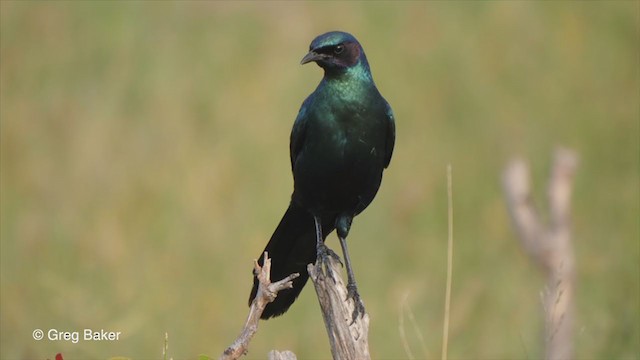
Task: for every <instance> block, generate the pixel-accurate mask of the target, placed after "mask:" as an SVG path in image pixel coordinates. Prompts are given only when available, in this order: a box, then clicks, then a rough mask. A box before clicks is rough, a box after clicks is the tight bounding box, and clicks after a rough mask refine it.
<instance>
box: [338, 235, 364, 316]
mask: <svg viewBox="0 0 640 360" xmlns="http://www.w3.org/2000/svg"><path fill="white" fill-rule="evenodd" d="M338 238H339V239H340V246H341V247H342V253H343V256H344V262H345V264H346V266H347V299H352V300H353V315H352V318H351V322H352V323H353V322H354V321H356V319H357V318H358V316H363V315H364V313H365V310H364V303H363V302H362V299H361V298H360V294H359V293H358V287H357V286H356V278H355V276H354V275H353V268H352V267H351V259H350V258H349V250H347V239H346V238H344V237H342V236H339V237H338Z"/></svg>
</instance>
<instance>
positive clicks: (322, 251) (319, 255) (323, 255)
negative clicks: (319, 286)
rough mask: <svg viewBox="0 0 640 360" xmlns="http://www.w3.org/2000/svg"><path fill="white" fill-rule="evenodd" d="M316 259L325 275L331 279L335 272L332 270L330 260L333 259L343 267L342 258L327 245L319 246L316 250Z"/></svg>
mask: <svg viewBox="0 0 640 360" xmlns="http://www.w3.org/2000/svg"><path fill="white" fill-rule="evenodd" d="M316 259H317V262H318V264H319V265H320V268H321V269H322V268H324V273H325V274H326V275H328V276H329V277H331V278H333V270H331V263H330V262H329V259H333V260H335V261H337V262H338V263H340V265H342V261H340V256H338V254H336V253H335V251H333V250H331V249H329V247H327V245H325V244H321V245H319V246H318V248H317V249H316Z"/></svg>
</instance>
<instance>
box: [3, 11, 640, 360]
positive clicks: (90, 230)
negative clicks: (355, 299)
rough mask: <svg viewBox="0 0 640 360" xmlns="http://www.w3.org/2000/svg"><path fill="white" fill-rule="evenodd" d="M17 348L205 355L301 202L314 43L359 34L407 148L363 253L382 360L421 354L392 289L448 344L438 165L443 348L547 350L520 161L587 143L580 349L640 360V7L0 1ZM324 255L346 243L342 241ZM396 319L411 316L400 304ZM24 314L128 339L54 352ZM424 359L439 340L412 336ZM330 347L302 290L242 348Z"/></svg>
mask: <svg viewBox="0 0 640 360" xmlns="http://www.w3.org/2000/svg"><path fill="white" fill-rule="evenodd" d="M0 6H1V8H0V9H1V29H0V30H1V31H0V33H1V46H0V50H1V52H0V65H1V66H0V75H1V78H0V85H1V89H0V90H1V91H0V95H1V97H0V99H1V107H0V119H1V132H0V136H1V138H0V139H1V150H2V151H1V172H0V180H1V188H0V190H1V195H2V197H1V200H2V201H1V208H0V210H1V217H0V221H1V222H0V226H1V233H0V234H1V239H2V241H1V245H2V247H1V257H0V260H1V270H2V271H1V275H0V279H1V294H0V300H1V315H0V320H1V324H0V326H1V328H0V330H1V337H0V347H1V352H0V357H1V358H2V359H36V358H37V359H43V358H53V357H54V355H55V354H56V353H57V352H62V353H63V354H64V355H65V359H89V358H92V359H100V358H107V357H110V356H116V355H121V356H127V357H131V358H135V359H152V358H159V357H160V356H161V355H160V354H161V349H162V346H163V341H164V333H165V332H168V333H169V355H171V356H173V357H174V358H176V359H188V358H191V359H193V358H195V357H196V356H197V355H198V354H202V353H204V354H208V355H210V356H214V357H216V356H217V355H218V354H219V353H220V352H221V351H222V350H223V349H224V348H225V346H227V345H229V344H230V342H231V341H232V340H233V339H234V338H235V336H236V335H237V333H238V332H239V330H240V328H241V326H242V324H243V322H244V320H245V317H246V314H247V307H246V299H247V297H248V291H249V287H250V284H251V266H252V263H251V261H252V259H254V258H255V257H256V256H258V254H259V252H260V251H261V250H262V249H263V246H264V245H265V243H266V241H267V239H268V238H269V237H270V235H271V233H272V231H273V229H274V228H275V226H276V225H277V223H278V221H279V220H280V217H281V215H282V214H283V212H284V210H285V208H286V206H287V203H288V199H289V196H290V192H291V189H292V180H291V175H290V165H289V155H288V141H289V131H290V128H291V126H292V123H293V120H294V118H295V116H296V114H297V111H298V108H299V106H300V104H301V103H302V101H303V100H304V98H305V97H306V96H307V95H308V94H309V93H310V92H311V91H313V89H314V88H315V86H316V85H317V83H318V81H319V80H320V78H321V76H322V73H321V70H320V69H319V68H317V67H315V66H313V65H308V66H305V67H301V66H299V65H298V64H299V60H300V59H301V58H302V56H303V55H304V54H305V53H306V50H307V47H308V44H309V43H310V41H311V40H312V39H313V38H314V37H315V36H316V35H318V34H320V33H323V32H325V31H328V30H334V29H341V30H346V31H349V32H352V33H353V34H354V35H356V37H358V39H359V40H360V41H361V42H362V44H363V46H364V48H365V50H366V52H367V55H368V58H369V61H370V63H371V66H372V70H373V74H374V78H375V79H376V82H377V84H378V87H379V88H380V90H381V92H382V93H383V95H384V96H385V97H386V98H387V100H388V101H389V102H390V103H391V104H392V106H393V109H394V111H395V114H396V118H397V125H396V126H397V132H398V134H397V142H396V144H397V145H396V151H395V153H394V158H393V161H392V164H391V167H390V168H389V170H388V171H387V172H386V174H385V178H384V181H383V186H382V188H381V191H380V193H379V195H378V197H377V199H376V201H374V203H373V204H372V206H370V207H369V209H368V210H367V211H366V212H365V213H364V214H362V215H361V216H359V217H358V218H357V219H356V221H355V225H354V228H353V231H352V232H351V236H350V238H349V239H350V249H352V256H353V262H354V264H355V268H356V271H357V274H358V275H359V276H358V281H359V286H360V291H361V293H362V296H363V299H364V301H365V303H366V305H367V310H368V311H369V312H370V315H371V330H370V343H371V351H372V354H373V356H374V358H380V359H387V358H388V359H392V358H393V359H395V358H406V357H407V353H406V352H405V350H404V349H403V346H402V342H401V339H400V332H399V329H398V326H399V321H400V319H399V317H400V315H401V311H400V308H401V305H402V303H403V298H405V297H406V298H407V300H406V305H407V306H408V307H409V308H410V309H411V310H412V311H413V313H414V314H415V317H416V320H417V322H418V325H419V327H420V329H421V331H422V333H423V334H424V337H425V342H424V344H420V342H419V341H418V339H417V337H416V333H415V331H413V330H412V329H411V326H410V325H409V322H408V320H407V319H405V324H406V326H407V329H406V331H407V333H408V338H407V340H408V342H409V343H410V345H411V346H412V350H413V353H414V354H416V355H417V356H419V357H429V358H436V357H439V355H440V341H441V335H442V334H441V326H442V325H441V324H442V318H443V310H442V309H443V300H444V288H445V268H446V229H447V225H446V224H447V221H446V213H447V211H446V177H445V168H446V164H448V163H451V164H452V166H453V186H454V212H455V224H454V225H455V230H454V237H455V254H454V278H453V292H452V308H451V311H452V312H451V317H452V318H451V321H452V323H451V337H450V349H449V354H450V357H451V358H467V359H470V358H486V359H499V358H500V359H502V358H504V359H506V358H521V359H524V358H530V359H531V358H539V357H541V356H542V355H543V352H542V344H543V339H542V329H543V323H542V320H541V302H540V296H539V295H540V291H541V289H542V287H543V285H544V280H543V278H542V276H541V275H540V274H539V273H538V271H537V269H536V268H535V267H534V266H533V264H531V263H530V262H529V260H528V258H527V257H526V256H525V255H524V254H523V252H522V251H521V249H520V246H519V244H518V242H517V240H516V238H515V236H514V234H513V232H512V230H511V228H510V224H509V220H508V216H507V213H506V210H505V205H504V201H503V198H502V194H501V189H500V173H501V171H502V168H503V166H504V164H505V163H506V161H507V160H509V159H510V158H511V157H512V156H514V155H522V156H525V157H526V158H527V159H529V160H530V161H531V165H532V167H533V171H534V181H535V184H534V185H535V187H536V191H537V194H538V195H537V199H536V200H537V201H538V204H539V205H541V206H542V207H543V208H544V206H545V205H546V204H545V196H544V191H545V186H546V180H547V177H548V168H549V165H550V160H551V154H552V151H553V149H554V148H555V147H556V146H557V145H561V144H562V145H566V146H569V147H571V148H574V149H576V150H577V151H578V152H579V154H580V156H581V163H580V167H579V171H578V173H577V177H576V189H575V194H574V195H575V198H574V202H573V203H574V211H573V221H574V229H575V247H576V251H577V265H578V289H577V308H578V310H577V324H576V337H575V341H576V349H577V356H578V357H579V358H585V359H605V358H606V359H612V358H625V359H632V358H639V357H640V354H639V353H640V325H639V322H640V320H639V317H640V310H639V305H638V304H639V301H640V271H639V262H640V241H639V239H640V234H639V216H640V208H639V207H640V204H639V203H640V198H639V189H638V187H639V184H640V177H639V163H640V159H639V153H640V149H639V134H640V129H639V96H640V94H639V86H640V84H639V53H640V52H639V45H638V29H639V10H640V8H639V3H638V2H637V1H610V2H605V1H592V2H573V1H572V2H481V3H476V2H458V3H446V2H425V3H419V2H401V3H387V2H375V3H360V2H354V3H333V2H331V3H325V2H310V3H288V2H287V3H284V2H283V3H278V2H270V3H262V2H239V3H226V2H181V3H174V2H115V3H112V2H35V1H34V2H15V1H2V2H0ZM329 245H330V246H332V247H334V248H337V247H338V242H337V241H336V240H335V238H334V237H333V236H332V237H331V240H330V242H329ZM405 315H406V314H405ZM35 328H41V329H45V330H47V329H49V328H56V329H61V330H69V331H82V329H84V328H92V329H101V328H104V329H108V330H114V331H121V332H122V334H123V335H122V337H121V340H120V341H117V342H110V343H107V342H100V343H95V342H93V343H92V342H80V343H79V344H71V343H65V342H52V341H40V342H36V341H34V340H33V339H32V337H31V332H32V331H33V329H35ZM423 347H424V348H426V351H423V350H421V349H422V348H423ZM274 348H276V349H289V350H292V351H294V352H295V353H297V355H298V357H299V358H301V359H310V358H327V357H329V356H330V353H329V351H328V341H327V339H326V335H325V330H324V326H323V324H322V319H321V316H320V312H319V311H318V305H317V300H316V298H315V293H314V292H313V290H312V288H311V287H308V288H307V289H306V290H305V291H304V292H303V294H302V295H301V298H300V299H299V300H298V302H297V303H296V304H295V305H294V306H293V308H292V309H291V310H290V312H289V313H287V315H286V316H284V317H282V318H278V319H275V320H271V321H268V322H262V323H261V325H260V330H259V332H258V335H257V336H256V338H255V339H254V341H253V342H252V345H251V349H250V353H249V356H248V358H256V359H259V358H265V357H266V353H267V351H268V350H270V349H274Z"/></svg>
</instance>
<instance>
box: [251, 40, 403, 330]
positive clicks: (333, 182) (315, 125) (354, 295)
mask: <svg viewBox="0 0 640 360" xmlns="http://www.w3.org/2000/svg"><path fill="white" fill-rule="evenodd" d="M311 62H315V63H316V64H317V65H318V66H319V67H321V68H322V69H323V70H324V76H323V78H322V80H321V81H320V83H319V84H318V86H317V87H316V89H315V91H313V93H311V94H310V95H309V96H308V97H307V98H306V100H305V101H304V102H303V103H302V106H301V107H300V110H299V112H298V116H297V117H296V119H295V121H294V124H293V128H292V130H291V136H290V142H289V151H290V160H291V170H292V173H293V180H294V186H293V188H294V189H293V194H292V195H291V200H290V203H289V206H288V208H287V210H286V212H285V214H284V216H283V217H282V219H281V220H280V223H279V224H278V226H277V227H276V229H275V231H274V233H273V235H272V236H271V238H270V240H269V242H268V244H267V245H266V247H265V249H264V251H263V252H262V253H261V254H263V253H264V252H265V251H266V252H268V254H269V256H270V257H271V279H273V280H274V281H277V280H280V279H282V278H285V277H287V276H288V275H290V274H292V273H298V274H299V277H297V278H295V279H294V280H293V282H292V288H290V289H285V290H282V291H280V292H279V293H278V295H277V297H276V299H275V300H274V301H273V302H271V303H269V304H268V305H267V306H266V307H265V309H264V311H263V313H262V315H261V318H262V319H269V318H272V317H275V316H279V315H281V314H283V313H285V312H286V311H287V310H288V309H289V307H290V306H291V305H292V304H293V302H294V301H295V300H296V298H297V297H298V295H299V294H300V292H301V291H302V289H303V288H304V285H305V284H306V282H307V280H308V278H309V275H308V273H307V265H308V264H310V263H315V262H316V260H317V259H319V260H322V261H325V263H326V260H327V257H328V256H337V255H336V254H335V253H334V252H333V251H332V250H330V249H329V248H327V247H326V245H325V244H324V242H325V240H326V238H327V236H328V235H329V234H330V233H331V232H333V231H334V230H336V233H337V235H338V238H339V240H340V245H341V248H342V252H343V258H344V262H345V265H346V270H347V290H348V298H351V299H352V300H353V301H354V304H355V309H354V312H353V319H354V320H355V319H356V318H357V317H358V316H361V315H363V314H364V304H363V302H362V300H361V298H360V295H359V293H358V290H357V286H356V281H355V276H354V273H353V268H352V264H351V260H350V258H349V252H348V249H347V243H346V239H347V236H348V234H349V230H350V228H351V224H352V221H353V218H354V217H355V216H356V215H358V214H360V213H361V212H362V211H363V210H364V209H366V208H367V206H369V204H370V203H371V202H372V201H373V199H374V197H375V196H376V193H377V192H378V189H379V188H380V184H381V182H382V173H383V171H384V170H385V169H386V168H387V167H388V166H389V163H390V161H391V156H392V154H393V148H394V145H395V137H396V129H395V120H394V115H393V111H392V109H391V106H390V105H389V103H388V102H387V101H386V100H385V99H384V98H383V97H382V95H381V94H380V92H379V91H378V88H377V87H376V85H375V83H374V81H373V77H372V75H371V69H370V67H369V63H368V61H367V57H366V55H365V53H364V50H363V48H362V46H361V45H360V43H359V42H358V40H356V38H355V37H354V36H353V35H351V34H349V33H347V32H342V31H331V32H327V33H324V34H322V35H319V36H317V37H316V38H315V39H314V40H313V41H312V42H311V44H310V46H309V52H308V53H307V54H306V55H305V56H304V57H303V58H302V60H301V62H300V64H301V65H304V64H307V63H311ZM259 259H260V260H259V264H260V265H262V261H263V260H262V256H259ZM258 283H259V282H258V279H257V274H255V273H254V279H253V287H252V289H251V294H250V296H249V305H251V303H252V301H253V299H254V298H255V296H256V294H257V290H258Z"/></svg>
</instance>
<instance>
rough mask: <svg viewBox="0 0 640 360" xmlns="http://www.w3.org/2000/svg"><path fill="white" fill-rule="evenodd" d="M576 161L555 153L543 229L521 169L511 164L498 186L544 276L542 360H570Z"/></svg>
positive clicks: (567, 154)
mask: <svg viewBox="0 0 640 360" xmlns="http://www.w3.org/2000/svg"><path fill="white" fill-rule="evenodd" d="M577 163H578V160H577V155H576V154H575V153H574V152H573V151H571V150H568V149H558V150H557V151H556V152H555V155H554V163H553V168H552V171H551V178H550V180H549V188H548V197H549V224H548V225H547V226H545V225H544V224H543V221H542V220H541V219H540V215H539V214H538V211H537V210H536V208H535V205H534V204H533V201H532V196H531V183H530V176H529V168H528V166H527V164H526V163H525V162H524V161H523V160H521V159H517V160H514V161H512V162H511V163H510V164H509V165H508V166H507V168H506V170H505V172H504V175H503V186H504V191H505V195H506V198H507V205H508V208H509V213H510V215H511V219H512V222H513V224H514V227H515V229H516V231H517V232H518V235H519V238H520V241H521V243H522V245H523V247H524V249H525V251H526V252H527V253H528V254H529V255H530V257H531V258H532V259H533V261H534V262H535V263H536V264H537V265H538V266H539V267H540V268H541V269H542V270H543V271H544V272H545V273H546V274H547V287H546V289H545V292H544V300H543V306H544V310H545V317H546V319H545V320H546V321H545V333H546V337H545V340H546V358H547V359H554V360H555V359H571V358H573V339H572V335H573V321H574V319H573V317H574V306H573V295H574V294H573V292H574V281H575V271H574V268H575V259H574V253H573V246H572V244H571V226H570V213H571V211H570V209H571V192H572V188H573V177H574V174H575V169H576V167H577Z"/></svg>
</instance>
